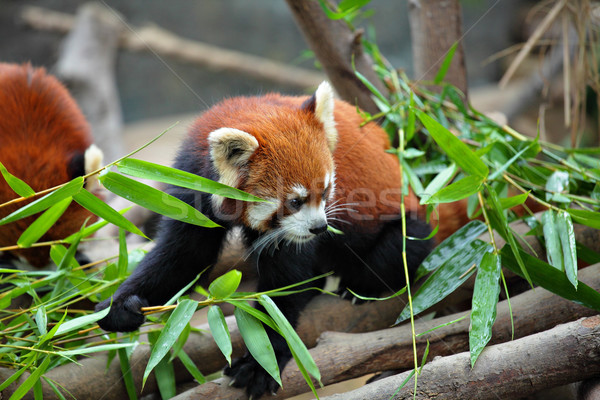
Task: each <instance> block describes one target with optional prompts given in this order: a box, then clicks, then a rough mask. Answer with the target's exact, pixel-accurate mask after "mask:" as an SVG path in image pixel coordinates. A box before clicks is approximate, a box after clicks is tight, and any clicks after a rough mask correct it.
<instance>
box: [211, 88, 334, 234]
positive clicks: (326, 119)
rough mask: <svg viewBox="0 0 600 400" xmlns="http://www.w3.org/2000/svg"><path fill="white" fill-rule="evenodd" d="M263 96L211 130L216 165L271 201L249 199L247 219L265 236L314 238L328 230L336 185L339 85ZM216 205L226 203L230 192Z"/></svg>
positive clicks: (227, 177) (229, 179)
mask: <svg viewBox="0 0 600 400" xmlns="http://www.w3.org/2000/svg"><path fill="white" fill-rule="evenodd" d="M256 99H259V98H256ZM261 99H264V100H256V101H257V103H253V101H254V100H246V106H245V107H240V110H242V109H243V110H244V111H243V112H242V111H240V113H238V114H237V117H236V120H231V121H227V122H228V123H229V124H230V126H225V127H222V128H219V129H216V130H213V131H212V132H211V133H210V134H209V135H208V143H209V147H210V156H211V160H212V162H213V167H214V169H215V170H216V171H217V173H218V175H219V181H220V182H222V183H225V184H227V185H230V186H235V187H238V188H240V189H242V190H244V191H246V192H249V193H252V194H254V195H256V196H258V197H261V198H263V199H266V200H268V202H263V203H245V204H244V205H243V209H242V210H241V215H240V219H241V221H242V223H244V224H245V225H247V226H249V227H251V228H253V229H255V230H257V231H260V232H265V233H267V234H266V235H265V238H268V239H265V240H273V241H279V240H284V241H290V242H295V243H303V242H307V241H309V240H311V239H312V238H314V237H315V236H316V235H317V234H319V233H322V232H324V231H325V230H326V229H327V214H326V207H325V206H326V202H327V201H328V200H330V199H332V198H333V195H334V191H335V168H334V162H333V156H332V153H333V150H334V149H335V146H336V144H337V131H336V128H335V121H334V117H333V108H334V99H333V91H332V88H331V86H330V85H329V84H328V83H327V82H324V83H322V84H321V85H320V86H319V88H318V89H317V91H316V93H315V94H314V95H313V96H312V97H310V98H309V99H299V98H292V97H282V96H278V95H271V96H265V97H264V98H261ZM232 107H233V106H232ZM248 108H250V109H248ZM238 204H239V203H238ZM213 205H214V206H215V209H221V206H222V205H223V198H222V197H218V196H215V197H213Z"/></svg>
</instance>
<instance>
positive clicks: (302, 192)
mask: <svg viewBox="0 0 600 400" xmlns="http://www.w3.org/2000/svg"><path fill="white" fill-rule="evenodd" d="M292 192H294V193H295V194H296V195H298V197H300V198H305V197H307V196H308V190H306V188H305V187H304V186H302V185H299V184H296V185H294V186H292Z"/></svg>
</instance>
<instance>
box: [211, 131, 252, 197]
mask: <svg viewBox="0 0 600 400" xmlns="http://www.w3.org/2000/svg"><path fill="white" fill-rule="evenodd" d="M208 143H209V144H210V157H211V158H212V161H213V164H214V166H215V168H216V169H217V172H218V173H219V182H221V183H224V184H226V185H229V186H235V185H236V184H237V179H238V169H239V168H240V167H242V166H244V165H245V164H246V162H248V159H249V158H250V156H252V154H253V153H254V151H255V150H256V149H257V147H258V141H257V140H256V138H255V137H254V136H252V135H251V134H249V133H247V132H244V131H241V130H239V129H234V128H219V129H217V130H215V131H212V132H211V133H210V134H209V135H208Z"/></svg>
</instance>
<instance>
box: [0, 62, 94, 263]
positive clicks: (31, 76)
mask: <svg viewBox="0 0 600 400" xmlns="http://www.w3.org/2000/svg"><path fill="white" fill-rule="evenodd" d="M91 144H92V136H91V133H90V130H89V127H88V124H87V122H86V120H85V118H84V116H83V114H82V113H81V111H80V110H79V108H78V107H77V105H76V103H75V101H74V100H73V99H72V98H71V96H70V95H69V93H68V92H67V90H66V89H65V88H64V87H63V86H62V84H60V83H59V82H58V80H57V79H56V78H54V77H53V76H51V75H48V74H46V72H45V70H44V69H43V68H33V67H32V66H31V65H29V64H24V65H16V64H4V63H0V162H2V164H3V165H4V166H5V167H6V169H7V170H8V171H9V172H10V173H12V174H13V175H15V176H17V177H18V178H20V179H22V180H24V181H25V182H26V183H27V184H29V185H30V186H31V187H32V188H33V189H34V190H35V191H40V190H44V189H47V188H50V187H54V186H56V185H59V184H61V183H65V182H67V181H69V180H70V179H72V177H73V175H80V174H81V173H82V172H83V171H79V170H80V169H82V168H80V167H82V166H83V157H84V154H85V151H86V149H87V148H88V147H89V146H90V145H91ZM17 197H19V196H18V195H17V194H16V193H14V192H13V191H12V190H11V189H10V187H9V186H8V185H7V184H6V182H5V181H4V179H1V178H0V204H3V203H5V202H7V201H10V200H12V199H14V198H17ZM24 204H25V203H23V202H22V203H19V204H18V205H14V206H5V207H1V208H0V218H3V217H5V216H6V215H8V214H9V213H11V212H13V211H14V210H16V209H17V208H18V207H20V206H22V205H24ZM88 215H89V214H88V213H87V212H85V210H83V209H82V208H81V207H79V206H75V205H72V206H71V207H69V209H68V211H67V213H65V216H64V217H63V218H62V219H61V220H59V222H58V223H57V224H56V226H55V227H54V228H52V230H51V231H49V233H48V234H47V235H46V239H48V238H61V237H64V236H67V235H68V234H69V233H72V232H73V231H74V230H77V229H78V228H79V225H81V224H82V223H83V221H84V219H85V217H87V216H88ZM32 221H33V217H31V218H27V219H24V220H20V221H16V222H13V223H10V224H7V225H4V226H0V247H2V246H9V245H13V244H15V243H16V240H17V239H18V237H19V236H20V234H21V233H22V232H23V230H24V229H26V227H27V226H28V225H29V224H30V223H31V222H32ZM76 226H77V227H76ZM40 253H42V254H41V255H38V254H40ZM20 254H21V255H23V256H25V258H27V259H28V261H29V262H30V263H32V264H34V265H38V266H41V265H42V264H44V263H45V262H46V261H47V251H37V252H36V251H33V250H31V251H29V250H28V251H24V252H21V253H20Z"/></svg>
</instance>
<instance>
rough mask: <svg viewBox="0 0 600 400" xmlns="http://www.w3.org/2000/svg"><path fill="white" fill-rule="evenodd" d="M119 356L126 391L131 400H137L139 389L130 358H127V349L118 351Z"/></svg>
mask: <svg viewBox="0 0 600 400" xmlns="http://www.w3.org/2000/svg"><path fill="white" fill-rule="evenodd" d="M117 354H118V356H119V365H120V366H121V376H122V377H123V381H124V382H125V389H126V390H127V396H128V397H129V400H137V398H138V396H137V389H136V387H135V382H134V380H133V375H132V374H131V364H130V363H129V357H127V351H126V350H125V349H118V350H117Z"/></svg>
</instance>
